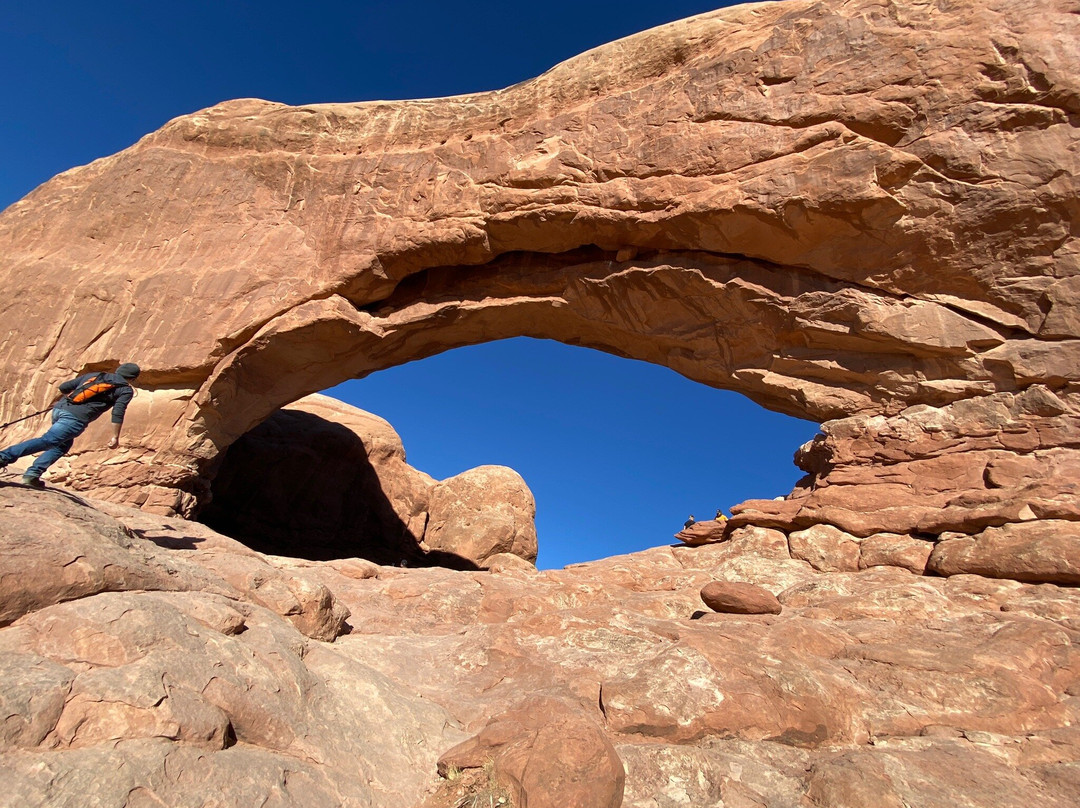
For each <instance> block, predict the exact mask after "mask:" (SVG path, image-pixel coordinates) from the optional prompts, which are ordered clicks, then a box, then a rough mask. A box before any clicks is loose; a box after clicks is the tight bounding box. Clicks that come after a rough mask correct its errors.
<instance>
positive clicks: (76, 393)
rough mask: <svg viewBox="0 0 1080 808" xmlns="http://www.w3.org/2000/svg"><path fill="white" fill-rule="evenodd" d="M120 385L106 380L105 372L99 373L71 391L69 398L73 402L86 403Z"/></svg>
mask: <svg viewBox="0 0 1080 808" xmlns="http://www.w3.org/2000/svg"><path fill="white" fill-rule="evenodd" d="M119 386H120V385H118V384H111V383H110V382H107V381H105V374H104V373H99V374H98V375H97V376H95V377H94V378H92V379H91V380H90V381H88V382H86V383H85V384H84V385H83V386H82V387H79V388H76V389H75V390H73V391H72V392H71V393H69V394H68V397H67V400H68V401H70V402H71V403H72V404H84V403H85V402H87V401H89V400H90V399H92V398H94V397H95V396H100V395H101V394H103V393H107V392H109V391H110V390H115V389H116V388H117V387H119Z"/></svg>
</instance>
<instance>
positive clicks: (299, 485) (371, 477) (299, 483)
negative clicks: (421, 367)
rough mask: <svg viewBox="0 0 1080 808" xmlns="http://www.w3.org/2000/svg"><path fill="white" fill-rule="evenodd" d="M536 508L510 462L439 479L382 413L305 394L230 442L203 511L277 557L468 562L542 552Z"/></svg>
mask: <svg viewBox="0 0 1080 808" xmlns="http://www.w3.org/2000/svg"><path fill="white" fill-rule="evenodd" d="M535 515H536V505H535V503H534V501H533V497H532V493H531V492H530V491H529V489H528V486H526V485H525V482H524V480H522V479H521V476H520V475H519V474H518V473H517V472H515V471H513V470H512V469H508V468H505V467H501V466H484V467H481V468H477V469H471V470H469V471H466V472H464V473H462V474H458V475H456V476H454V477H451V478H449V479H446V480H443V481H441V482H439V481H437V480H434V479H432V478H431V477H430V476H428V475H427V474H424V473H423V472H421V471H418V470H416V469H414V468H413V467H412V466H410V465H409V464H408V463H407V462H406V461H405V449H404V448H403V446H402V444H401V438H400V437H398V434H397V433H396V432H395V431H394V428H393V427H392V426H390V424H388V423H387V422H386V421H384V420H383V419H382V418H379V417H378V416H375V415H372V414H371V413H367V412H364V411H363V410H359V409H357V408H355V407H350V406H349V405H347V404H343V403H341V402H339V401H335V400H334V399H331V398H327V397H326V396H307V397H305V398H303V399H301V400H300V401H297V402H295V403H294V404H292V405H290V406H289V407H286V408H284V409H282V410H279V411H278V412H276V413H275V414H274V415H272V416H271V417H270V418H269V419H267V420H266V421H264V422H263V423H262V424H260V425H259V426H258V427H256V428H255V429H253V430H251V431H250V432H248V433H247V434H246V435H244V436H243V437H242V438H240V440H238V441H237V442H236V443H234V444H233V445H232V446H230V447H229V450H228V452H227V454H226V455H225V458H224V461H223V463H222V466H221V468H220V470H219V471H218V472H217V474H216V475H215V479H214V485H213V488H212V499H211V501H210V504H209V507H208V508H206V509H204V511H203V513H202V514H201V516H200V518H201V520H202V521H204V522H206V523H207V524H209V525H210V526H212V527H214V528H216V529H218V530H221V531H222V532H224V533H227V534H228V535H230V536H233V537H235V538H239V539H241V540H242V541H244V542H245V543H246V544H247V545H248V546H250V547H253V548H255V549H256V550H260V551H262V552H266V553H271V554H274V555H292V556H296V555H301V556H303V557H304V558H311V559H323V560H325V559H330V558H348V557H355V556H362V557H363V558H367V559H370V560H373V561H378V562H380V563H383V564H399V563H404V564H407V565H410V566H426V565H428V564H433V563H435V564H441V565H442V566H452V567H462V566H464V567H468V568H472V567H475V566H477V565H479V566H487V565H488V562H489V559H491V558H493V557H494V556H496V555H499V554H503V553H510V554H513V555H516V556H519V557H520V558H522V559H525V560H527V561H530V562H532V561H535V560H536V551H537V547H536V529H535V526H534V521H533V520H534V518H535Z"/></svg>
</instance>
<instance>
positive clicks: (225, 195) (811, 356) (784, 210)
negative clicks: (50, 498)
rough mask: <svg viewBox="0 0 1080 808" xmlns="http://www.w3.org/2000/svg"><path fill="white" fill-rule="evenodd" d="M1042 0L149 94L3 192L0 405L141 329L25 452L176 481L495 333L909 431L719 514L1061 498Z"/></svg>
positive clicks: (1064, 123) (111, 490)
mask: <svg viewBox="0 0 1080 808" xmlns="http://www.w3.org/2000/svg"><path fill="white" fill-rule="evenodd" d="M1074 11H1075V8H1074V0H1019V2H1016V1H1015V0H1009V1H1008V2H1006V0H991V2H984V1H983V0H961V2H955V3H949V4H948V5H947V6H942V5H941V4H937V3H921V2H907V1H905V2H888V3H886V2H881V0H855V2H847V3H839V2H817V1H816V0H790V2H784V3H767V4H753V5H747V6H741V7H736V8H730V9H722V10H719V11H717V12H714V13H712V14H705V15H701V16H699V17H696V18H694V19H692V20H686V21H683V22H679V23H674V24H672V25H669V26H665V27H662V28H659V29H656V30H653V31H649V32H645V33H643V34H641V35H639V36H636V37H631V38H628V39H626V40H622V41H620V42H616V43H612V44H611V45H608V46H605V47H603V48H599V49H597V50H595V51H591V52H589V53H587V54H583V55H582V56H580V57H578V58H576V59H572V60H570V61H568V62H566V63H564V64H562V65H559V66H557V67H555V68H553V69H552V70H550V71H548V72H547V73H545V74H544V75H543V76H541V77H539V78H537V79H535V80H533V81H529V82H524V83H522V84H520V85H516V86H515V87H512V88H509V89H506V90H502V91H497V92H491V93H484V94H477V95H470V96H461V97H456V98H447V99H430V100H423V101H412V102H397V103H360V104H326V105H313V106H309V107H302V108H290V107H285V106H282V105H280V104H273V103H268V102H264V101H258V100H253V99H246V100H239V101H231V102H227V103H223V104H220V105H218V106H216V107H213V108H211V109H207V110H203V111H201V112H198V113H194V114H192V115H187V116H184V117H181V118H177V119H176V120H174V121H171V122H170V123H169V124H167V125H166V126H165V127H163V128H162V129H161V130H160V131H158V132H155V133H153V134H151V135H148V136H147V137H145V138H144V139H143V140H141V141H140V142H139V143H137V144H135V145H134V146H132V147H131V148H130V149H127V150H125V151H124V152H121V153H119V154H117V155H114V156H113V157H109V158H106V159H103V160H99V161H97V162H95V163H94V164H92V165H90V166H86V167H83V168H76V169H73V170H71V171H69V172H66V173H64V174H62V175H60V176H58V177H57V178H55V179H54V180H52V181H51V182H49V183H46V184H45V185H43V186H42V187H41V188H39V189H37V190H36V191H35V192H33V193H32V194H30V195H29V196H28V197H27V198H26V199H24V200H22V201H20V202H18V203H16V204H15V205H13V206H12V207H10V208H9V209H8V210H6V211H4V212H3V213H2V214H0V245H2V246H3V249H2V250H0V255H2V256H3V257H2V258H0V273H3V277H4V283H5V287H6V289H7V291H8V294H7V295H6V296H5V299H4V303H3V304H2V305H3V308H2V310H0V314H2V315H3V318H4V322H8V323H18V324H19V326H18V331H17V338H15V339H12V340H10V341H9V342H7V343H5V347H4V348H3V350H2V351H0V382H2V384H0V388H2V389H3V390H4V391H5V393H4V395H3V397H0V414H3V415H5V416H17V415H22V414H25V413H27V412H32V411H33V408H40V405H41V403H42V402H43V401H45V400H46V399H48V398H49V396H50V395H51V393H50V391H51V389H52V386H53V385H55V384H56V383H57V382H59V381H61V380H62V379H63V378H65V377H67V376H69V375H70V374H71V373H73V372H75V371H77V370H82V369H85V368H89V367H97V366H100V365H102V364H107V363H111V362H114V361H117V360H119V359H129V358H134V359H137V360H138V361H139V362H140V363H141V364H142V365H143V366H144V368H145V372H144V374H143V382H144V384H145V386H146V388H147V389H146V390H145V391H144V392H143V394H142V395H141V396H140V398H139V399H138V400H137V401H136V403H135V406H134V407H133V408H132V411H131V416H130V419H129V425H128V428H127V431H126V435H127V441H128V443H127V446H126V448H125V449H124V450H123V451H122V452H121V453H119V454H118V455H114V456H112V457H111V458H110V463H109V464H107V465H102V464H101V463H99V462H98V461H100V460H101V459H102V456H101V454H100V450H99V449H98V448H97V447H99V446H100V445H101V443H102V441H100V440H99V438H100V430H99V431H97V432H91V433H89V434H88V435H87V437H86V439H85V440H84V441H82V442H81V443H80V445H79V447H78V450H77V452H76V454H75V455H74V456H73V457H72V459H71V462H70V463H65V464H64V465H63V466H61V467H59V468H57V470H56V479H58V480H66V481H67V483H68V484H70V485H71V486H74V487H76V488H79V489H82V490H89V491H93V492H94V493H95V494H97V495H98V496H101V497H103V498H107V499H112V500H114V501H123V502H128V503H132V504H136V505H138V506H140V507H142V508H144V509H146V510H151V511H154V512H159V513H181V514H184V515H191V514H193V513H195V512H196V511H197V510H198V508H199V507H200V506H201V505H204V504H205V503H206V501H207V500H208V494H209V492H210V488H211V486H212V484H213V478H214V475H215V473H216V472H217V470H218V468H219V464H220V458H221V455H222V453H223V452H225V451H226V450H227V449H228V448H229V446H230V445H232V444H233V443H234V442H236V441H237V439H238V438H240V437H241V436H242V435H244V434H245V433H246V432H248V431H249V430H250V429H251V428H252V427H254V426H256V425H257V424H259V423H260V422H262V421H264V420H265V419H266V418H267V417H269V416H270V415H271V414H273V413H274V412H276V411H277V410H278V409H279V408H281V407H282V406H285V405H288V404H289V403H290V402H292V401H295V400H296V399H298V398H300V397H301V396H303V395H305V394H308V393H312V392H316V391H318V390H321V389H325V388H328V387H330V386H332V385H333V384H336V383H337V382H340V381H342V380H343V379H347V378H350V377H356V376H363V375H366V374H368V373H371V372H373V371H375V370H379V369H381V368H386V367H390V366H392V365H395V364H400V363H402V362H406V361H410V360H414V359H418V358H422V357H424V356H428V355H431V354H433V353H437V352H440V351H444V350H447V349H450V348H453V347H456V346H461V345H466V344H470V343H475V342H480V341H485V340H491V339H498V338H502V337H510V336H518V335H527V336H534V337H543V338H551V339H557V340H562V341H565V342H570V343H573V344H580V345H587V346H591V347H595V348H599V349H601V350H607V351H611V352H614V353H617V354H620V355H625V356H631V357H635V358H638V359H643V360H646V361H650V362H655V363H659V364H663V365H666V366H668V367H671V368H673V369H674V370H676V371H678V372H680V373H682V374H684V375H686V376H688V377H689V378H692V379H695V380H698V381H701V382H703V383H706V384H709V385H713V386H716V387H722V388H728V389H733V390H738V391H741V392H743V393H745V394H746V395H748V396H750V397H751V398H753V399H755V400H756V401H758V402H760V403H762V404H764V405H766V406H768V407H771V408H774V409H777V410H781V411H784V412H788V413H792V414H796V415H800V416H804V417H808V418H813V419H819V420H820V419H831V420H830V421H829V423H828V424H826V431H825V435H826V436H827V437H826V443H828V442H829V441H830V440H831V441H833V443H832V444H830V445H828V446H824V447H821V448H820V450H819V449H815V450H813V451H812V452H811V454H812V455H813V454H821V452H822V451H825V452H826V453H827V452H828V451H832V450H835V449H838V448H839V446H838V445H837V444H839V443H843V442H844V441H845V440H846V438H844V437H843V435H842V433H843V432H845V431H853V430H855V428H856V426H855V425H854V424H852V423H851V419H853V418H854V419H856V421H858V423H861V424H862V425H863V428H865V430H866V432H867V437H870V438H872V439H873V442H874V443H875V444H876V445H878V446H879V448H880V452H881V454H882V455H883V458H882V459H885V460H888V456H889V455H891V454H898V455H903V454H904V453H905V451H906V448H907V447H908V443H907V441H908V440H909V439H910V437H911V435H910V434H904V433H905V428H906V430H907V432H910V431H911V430H912V429H922V428H923V427H925V429H923V433H922V436H921V437H916V440H915V448H919V449H923V450H925V451H924V452H922V453H921V454H920V453H917V454H918V455H919V456H913V457H910V458H906V459H904V460H903V462H901V463H900V464H899V465H898V466H895V467H894V466H893V465H891V463H892V462H893V461H891V460H890V461H888V463H889V464H890V465H885V464H882V463H878V462H875V461H874V460H873V459H872V458H870V457H868V456H867V452H865V451H862V450H856V451H855V453H854V456H853V457H852V458H851V459H850V462H847V461H846V460H845V458H843V457H834V458H833V460H832V461H829V462H836V463H838V464H839V466H838V467H837V468H836V469H835V471H836V474H835V475H830V474H828V473H819V472H821V471H822V469H818V470H817V471H815V472H813V474H815V475H816V476H815V480H814V482H813V483H812V484H811V486H810V487H809V488H806V489H804V490H803V493H808V494H810V496H809V497H807V498H805V501H802V502H801V503H800V504H799V505H792V506H790V507H787V506H785V507H778V506H765V507H763V508H761V509H760V512H758V510H755V509H754V508H749V510H747V509H744V510H743V512H742V516H743V523H744V524H745V523H747V522H748V521H753V519H757V520H758V521H757V523H758V524H761V525H764V526H775V527H780V528H782V529H784V530H785V532H790V531H792V530H802V529H806V528H809V527H812V526H813V525H815V524H831V525H833V526H835V527H837V528H839V529H840V530H843V531H845V532H847V533H850V534H852V535H854V536H858V537H865V536H869V535H871V534H873V533H880V532H889V533H896V534H901V535H903V534H907V535H912V534H915V533H924V534H938V533H941V532H943V531H948V530H958V531H960V532H965V533H975V532H978V531H979V530H981V529H983V528H985V527H990V526H999V525H1001V524H1005V523H1009V522H1016V521H1021V520H1023V519H1025V518H1029V517H1030V514H1035V515H1036V516H1037V517H1039V518H1054V519H1068V520H1072V521H1076V520H1077V519H1078V518H1080V506H1078V504H1077V500H1076V496H1077V495H1076V491H1075V488H1071V489H1070V488H1069V485H1070V482H1069V481H1070V479H1075V473H1076V467H1077V461H1076V459H1075V451H1076V443H1077V441H1076V435H1077V433H1078V429H1080V427H1078V426H1077V418H1078V415H1077V403H1076V399H1077V392H1076V390H1077V383H1078V382H1080V378H1078V370H1077V368H1080V347H1078V346H1080V339H1078V337H1080V333H1078V331H1077V322H1078V321H1080V318H1078V316H1077V314H1076V306H1077V302H1078V300H1080V286H1078V283H1077V278H1078V277H1080V241H1078V238H1077V236H1076V233H1075V228H1074V226H1073V223H1074V222H1075V220H1076V215H1077V214H1076V211H1077V205H1078V199H1080V192H1078V181H1077V175H1078V170H1077V165H1076V144H1077V142H1078V138H1080V135H1078V134H1077V131H1078V130H1077V127H1076V126H1075V117H1076V115H1077V114H1078V112H1080V77H1078V75H1077V71H1076V68H1075V66H1076V64H1077V63H1078V62H1080V52H1078V46H1077V42H1078V40H1080V37H1078V35H1077V29H1078V26H1080V22H1078V17H1077V15H1076V14H1075V13H1073V12H1074ZM29 268H32V271H27V270H28V269H29ZM73 269H74V270H76V271H72V270H73ZM58 297H60V298H63V299H65V300H66V301H68V303H67V305H65V306H63V307H59V306H52V305H46V301H52V300H55V299H57V298H58ZM166 313H167V315H168V316H164V315H165V314H166ZM1036 388H1037V389H1038V391H1039V392H1038V393H1037V394H1035V393H1033V392H1032V391H1033V390H1035V389H1036ZM1006 413H1007V414H1006ZM1002 416H1004V417H1005V419H1006V420H1007V421H1008V422H1009V423H1005V422H1004V421H1002V419H1001V417H1002ZM879 418H886V419H888V423H887V424H881V423H879V421H878V420H877V419H879ZM895 419H900V421H899V422H898V421H896V420H895ZM957 420H960V421H963V422H964V424H965V425H966V426H967V428H965V429H961V430H959V431H956V430H954V429H952V427H953V426H956V421H957ZM938 421H940V422H941V424H940V425H941V429H942V431H941V432H936V431H935V429H936V428H937V426H938V423H937V422H938ZM900 422H902V423H900ZM37 426H38V425H37V424H36V423H35V422H33V421H31V422H29V423H27V424H25V425H24V426H22V427H20V428H18V429H16V430H14V431H13V433H12V435H11V437H12V439H14V438H17V437H20V436H22V435H23V434H29V433H30V432H31V431H33V430H34V429H36V428H37ZM999 426H1000V427H1001V432H1000V434H999V435H998V436H997V439H989V440H988V439H987V437H988V436H986V435H984V433H983V432H982V429H983V428H984V427H987V428H992V429H994V428H997V427H999ZM882 427H885V428H882ZM935 446H936V448H934V447H935ZM863 447H864V448H866V446H865V445H863ZM1055 452H1057V453H1058V454H1057V455H1054V453H1055ZM1062 453H1063V454H1062ZM805 460H806V462H807V463H810V464H812V465H813V464H816V463H818V461H819V460H821V458H815V457H810V456H808V457H806V458H805ZM1014 461H1017V462H1018V463H1019V465H1017V462H1014ZM1028 461H1034V464H1033V466H1032V468H1030V469H1028V472H1033V474H1032V475H1031V476H1030V478H1025V476H1024V475H1025V474H1027V473H1028V472H1025V471H1024V469H1023V468H1021V467H1023V466H1024V465H1025V464H1026V463H1028ZM815 468H816V466H815ZM984 472H985V473H984ZM980 475H981V476H980ZM1017 475H1019V476H1017ZM995 480H1002V481H1003V482H1002V483H1001V484H1000V485H999V484H998V483H996V482H994V481H995ZM326 487H329V488H332V487H333V486H332V485H330V484H327V486H326ZM391 510H393V509H392V508H391ZM406 510H408V511H409V513H407V514H404V516H406V517H407V518H404V519H403V520H402V521H403V522H404V524H405V525H406V530H407V531H412V533H411V535H413V536H415V535H416V532H415V531H416V526H415V524H413V523H412V521H411V520H412V519H413V518H414V517H415V516H417V514H416V513H414V512H413V511H412V510H411V509H406ZM751 511H752V513H751ZM796 515H797V518H795V517H796ZM793 520H794V521H793Z"/></svg>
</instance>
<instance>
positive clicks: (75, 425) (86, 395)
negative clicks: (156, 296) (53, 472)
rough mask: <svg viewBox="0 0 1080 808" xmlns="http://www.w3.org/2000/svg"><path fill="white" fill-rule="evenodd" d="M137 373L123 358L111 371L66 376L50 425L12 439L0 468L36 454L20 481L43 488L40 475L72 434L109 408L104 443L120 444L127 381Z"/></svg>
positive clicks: (67, 444)
mask: <svg viewBox="0 0 1080 808" xmlns="http://www.w3.org/2000/svg"><path fill="white" fill-rule="evenodd" d="M138 377H139V366H138V365H136V364H135V363H134V362H125V363H124V364H122V365H120V366H119V367H118V368H117V369H116V372H115V373H107V372H106V373H84V374H83V375H81V376H77V377H75V378H74V379H69V380H68V381H66V382H63V383H62V384H61V385H60V392H61V393H62V394H63V395H62V397H61V398H60V399H59V400H57V401H56V402H55V403H54V404H53V407H52V421H53V423H52V426H51V427H50V428H49V431H48V432H46V433H45V434H44V435H42V436H40V437H37V438H31V439H30V440H27V441H23V442H22V443H16V444H15V445H14V446H9V447H8V448H7V449H4V450H3V451H0V469H2V468H4V467H5V466H7V465H8V464H9V463H14V462H15V461H16V460H18V459H19V458H20V457H26V455H33V454H36V455H39V456H38V459H37V460H35V461H34V463H33V465H31V466H30V468H28V469H27V470H26V473H25V474H24V475H23V478H22V481H23V484H24V485H29V486H32V487H34V488H44V487H45V484H44V483H42V482H41V475H42V474H44V473H45V470H46V469H47V468H49V466H51V465H52V464H53V463H55V462H56V461H57V460H59V459H60V458H61V457H63V456H64V455H65V454H67V452H68V451H70V450H71V446H72V444H73V443H74V442H75V438H77V437H79V435H81V434H82V433H83V431H84V430H85V429H86V428H87V427H88V426H89V425H90V422H91V421H93V420H94V419H96V418H97V417H98V416H99V415H101V414H102V413H103V412H105V411H106V410H108V409H109V408H110V407H111V408H112V435H111V436H110V438H109V443H108V447H109V448H110V449H115V448H116V447H117V446H119V445H120V428H121V426H123V423H124V413H125V412H126V411H127V405H128V402H130V401H131V398H132V396H133V395H134V394H135V390H134V389H133V388H132V386H131V382H133V381H135V379H137V378H138Z"/></svg>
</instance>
